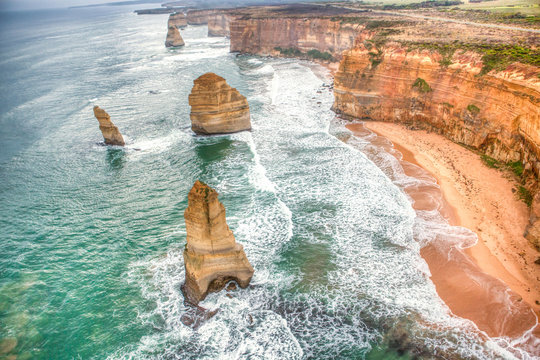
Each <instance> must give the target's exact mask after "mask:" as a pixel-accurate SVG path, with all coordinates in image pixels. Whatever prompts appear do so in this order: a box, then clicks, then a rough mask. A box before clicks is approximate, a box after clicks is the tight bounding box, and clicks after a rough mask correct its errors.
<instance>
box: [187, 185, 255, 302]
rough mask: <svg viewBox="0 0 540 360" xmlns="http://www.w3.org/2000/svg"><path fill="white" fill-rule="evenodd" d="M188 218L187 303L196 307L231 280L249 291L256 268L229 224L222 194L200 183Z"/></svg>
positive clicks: (190, 197)
mask: <svg viewBox="0 0 540 360" xmlns="http://www.w3.org/2000/svg"><path fill="white" fill-rule="evenodd" d="M184 218H185V221H186V231H187V245H186V248H185V250H184V263H185V268H186V281H185V283H184V285H183V286H182V291H183V292H184V297H185V299H186V301H187V302H188V303H191V304H194V305H196V304H198V303H199V301H201V300H203V299H204V298H205V297H206V295H207V294H208V293H209V292H217V291H220V290H221V289H223V288H224V287H225V285H226V284H227V283H228V282H229V281H231V280H234V281H236V282H237V283H238V285H239V286H240V287H241V288H246V287H247V286H248V285H249V282H250V281H251V277H252V276H253V267H252V266H251V264H250V263H249V261H248V259H247V257H246V254H245V253H244V249H243V247H242V245H240V244H237V243H236V241H235V238H234V235H233V233H232V231H231V230H230V229H229V226H228V225H227V221H226V219H225V207H224V206H223V204H222V203H221V202H219V200H218V193H217V192H216V191H215V190H214V189H212V188H210V187H209V186H208V185H206V184H204V183H202V182H200V181H196V182H195V184H194V185H193V188H192V189H191V191H190V192H189V195H188V207H187V209H186V211H185V213H184Z"/></svg>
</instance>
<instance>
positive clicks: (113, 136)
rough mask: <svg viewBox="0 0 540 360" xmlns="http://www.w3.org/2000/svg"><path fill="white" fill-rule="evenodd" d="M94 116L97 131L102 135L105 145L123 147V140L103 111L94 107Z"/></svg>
mask: <svg viewBox="0 0 540 360" xmlns="http://www.w3.org/2000/svg"><path fill="white" fill-rule="evenodd" d="M94 116H95V117H96V119H97V120H98V121H99V130H101V133H102V134H103V139H105V144H107V145H120V146H124V145H125V144H126V143H125V142H124V138H123V137H122V134H120V131H119V130H118V128H117V127H116V126H114V124H113V123H112V121H111V117H110V116H109V114H107V112H105V110H103V109H101V108H100V107H99V106H94Z"/></svg>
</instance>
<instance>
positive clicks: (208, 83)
mask: <svg viewBox="0 0 540 360" xmlns="http://www.w3.org/2000/svg"><path fill="white" fill-rule="evenodd" d="M193 83H194V86H193V89H192V90H191V94H190V95H189V105H191V114H190V118H191V129H192V130H193V131H194V132H196V133H198V134H225V133H233V132H237V131H243V130H249V129H251V121H250V114H249V104H248V102H247V99H246V97H245V96H243V95H242V94H240V93H239V92H238V90H236V89H235V88H232V87H230V86H229V84H227V82H226V81H225V79H224V78H222V77H221V76H218V75H216V74H214V73H206V74H204V75H201V76H199V78H197V79H196V80H195V81H193Z"/></svg>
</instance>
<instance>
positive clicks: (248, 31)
mask: <svg viewBox="0 0 540 360" xmlns="http://www.w3.org/2000/svg"><path fill="white" fill-rule="evenodd" d="M208 26H210V23H209V24H208ZM361 29H362V27H360V28H359V27H358V25H357V24H348V23H341V22H340V21H332V19H330V18H270V19H268V18H247V19H244V18H235V19H233V20H232V21H231V22H230V38H231V52H235V51H237V52H241V53H248V54H257V55H273V56H279V55H280V51H279V50H277V49H278V48H281V49H297V50H300V51H302V52H303V53H307V52H308V51H310V50H318V51H320V52H323V53H324V52H328V53H330V54H331V55H332V56H333V57H334V58H336V59H340V58H341V53H342V52H343V51H344V50H348V49H350V48H351V47H353V46H354V44H355V40H356V38H357V36H358V35H359V34H360V30H361Z"/></svg>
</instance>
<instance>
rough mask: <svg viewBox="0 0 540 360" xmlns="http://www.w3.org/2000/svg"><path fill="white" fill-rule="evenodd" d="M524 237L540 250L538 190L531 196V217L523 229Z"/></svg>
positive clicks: (539, 197)
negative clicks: (525, 228)
mask: <svg viewBox="0 0 540 360" xmlns="http://www.w3.org/2000/svg"><path fill="white" fill-rule="evenodd" d="M525 237H526V238H527V240H529V242H530V243H531V244H533V245H534V246H535V247H536V248H537V249H538V250H540V191H539V192H538V193H536V196H535V197H534V198H533V202H532V205H531V217H530V219H529V226H528V227H527V230H526V231H525Z"/></svg>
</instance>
